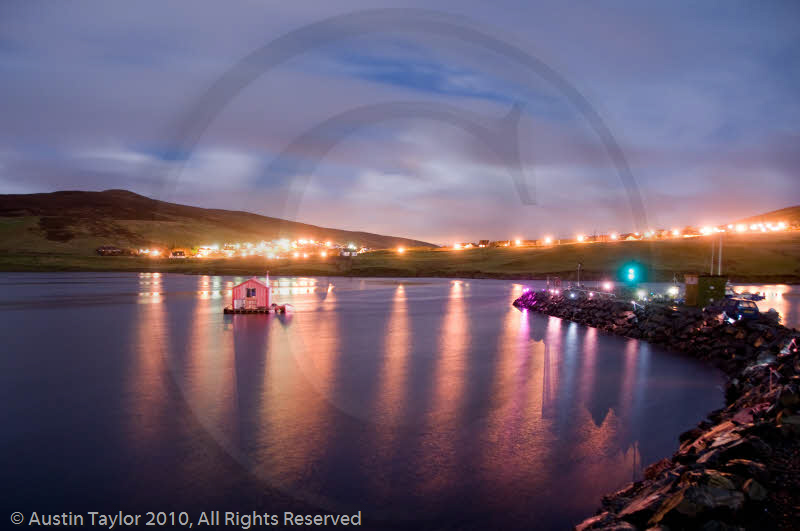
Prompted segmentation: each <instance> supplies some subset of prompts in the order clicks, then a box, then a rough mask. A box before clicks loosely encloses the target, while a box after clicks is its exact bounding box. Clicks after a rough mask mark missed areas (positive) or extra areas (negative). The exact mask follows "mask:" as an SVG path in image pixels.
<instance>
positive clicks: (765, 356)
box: [756, 350, 778, 364]
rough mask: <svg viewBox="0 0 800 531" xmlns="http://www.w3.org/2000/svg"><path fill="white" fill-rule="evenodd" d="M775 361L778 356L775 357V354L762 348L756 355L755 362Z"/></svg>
mask: <svg viewBox="0 0 800 531" xmlns="http://www.w3.org/2000/svg"><path fill="white" fill-rule="evenodd" d="M776 361H778V358H776V357H775V354H773V353H772V352H770V351H768V350H762V351H761V352H760V353H759V354H758V356H757V357H756V363H761V364H764V363H767V364H769V363H775V362H776Z"/></svg>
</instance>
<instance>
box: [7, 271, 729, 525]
mask: <svg viewBox="0 0 800 531" xmlns="http://www.w3.org/2000/svg"><path fill="white" fill-rule="evenodd" d="M236 280H237V279H234V278H231V277H200V276H181V275H176V276H172V275H159V274H157V273H155V274H153V273H143V274H72V273H69V274H3V275H0V334H1V337H2V354H0V474H2V485H1V486H0V488H2V492H0V494H1V496H0V509H2V510H3V513H4V514H0V521H2V522H8V520H7V519H8V518H9V514H10V513H11V512H12V511H20V512H22V513H23V514H25V515H28V514H29V513H30V512H31V511H34V510H35V511H38V512H39V513H42V512H49V513H55V512H57V513H61V512H70V511H72V512H73V513H84V514H85V512H86V511H100V512H107V513H113V512H116V511H120V510H122V511H126V512H138V513H144V512H146V511H186V512H188V513H189V515H190V517H191V519H192V521H195V522H196V521H197V518H198V515H199V513H200V512H201V511H211V510H220V511H239V512H240V513H252V512H253V511H256V512H259V513H264V512H268V513H271V514H273V513H277V514H281V515H282V513H283V512H284V511H293V512H312V513H313V512H334V513H341V512H343V513H348V514H349V513H355V512H357V511H359V510H360V511H361V512H362V515H363V522H362V525H363V527H365V528H369V529H373V528H380V527H398V528H400V527H405V528H410V529H427V528H433V529H442V528H448V529H461V528H469V529H514V528H527V529H564V528H567V527H569V526H570V525H572V524H574V523H575V522H576V521H579V520H580V519H582V518H583V517H586V516H588V515H590V514H592V513H593V511H594V510H595V508H596V507H597V506H598V503H599V499H600V497H601V495H603V494H605V493H608V492H610V491H613V490H615V489H617V488H619V487H621V486H623V485H624V484H626V483H627V482H629V481H631V480H632V479H634V478H636V477H637V476H639V475H640V473H641V470H642V466H643V465H647V464H648V463H650V462H652V461H655V460H657V459H659V458H661V457H664V456H666V455H669V454H671V453H672V452H673V451H674V450H675V448H676V445H677V435H678V434H679V433H680V432H681V431H683V430H686V429H688V428H690V427H692V426H693V425H694V424H695V423H696V422H697V421H699V420H700V419H701V418H703V417H704V415H705V414H706V413H707V412H709V411H711V410H712V409H714V408H716V407H719V406H720V405H722V392H721V390H720V384H721V382H722V379H721V376H720V375H719V374H718V373H717V372H716V371H714V370H712V369H710V368H708V367H705V366H704V365H702V364H700V363H697V362H695V361H693V360H690V359H687V358H684V357H681V356H680V355H676V354H671V353H668V352H664V351H662V350H660V349H658V348H655V347H653V346H650V345H647V344H643V343H639V342H637V341H634V340H626V339H623V338H619V337H615V336H609V335H604V334H602V333H600V332H598V331H597V330H595V329H591V328H584V327H581V326H579V325H576V324H574V323H568V322H564V321H560V320H558V319H555V318H547V317H543V316H540V315H535V314H527V313H524V312H520V311H518V310H516V309H515V308H513V307H512V306H511V305H510V303H511V301H512V300H513V299H514V298H516V297H517V296H519V295H520V294H521V292H522V289H523V286H522V285H521V284H518V283H514V282H510V281H494V280H469V281H458V280H447V279H431V280H425V279H414V280H409V279H399V280H392V279H363V280H362V279H340V278H335V279H333V278H332V279H330V283H329V282H328V280H327V279H324V278H317V279H300V278H292V279H276V278H273V279H272V280H273V283H274V285H275V286H276V289H275V291H276V292H277V293H276V294H275V296H274V298H275V299H278V300H279V301H285V302H292V303H294V305H295V310H296V311H295V313H294V314H292V315H286V316H265V315H236V316H223V314H222V307H223V306H224V305H225V304H226V303H227V297H228V296H227V289H228V288H229V286H230V285H231V284H232V282H233V281H236ZM195 527H197V526H196V525H195Z"/></svg>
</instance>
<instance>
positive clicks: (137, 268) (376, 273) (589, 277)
mask: <svg viewBox="0 0 800 531" xmlns="http://www.w3.org/2000/svg"><path fill="white" fill-rule="evenodd" d="M199 265H200V264H191V266H190V267H185V266H184V267H182V266H183V264H174V263H169V262H165V261H159V262H157V263H146V262H142V263H139V264H136V265H130V266H128V265H127V264H126V265H124V266H119V265H116V264H115V266H114V267H95V266H94V264H93V265H92V266H80V265H68V264H53V265H51V264H42V265H37V266H32V267H14V266H9V265H8V264H2V263H0V273H172V274H182V275H212V276H222V275H228V276H231V275H236V276H253V275H256V276H258V275H261V274H263V273H264V271H266V270H269V271H270V274H271V275H274V276H313V277H342V278H359V277H363V278H455V279H493V280H520V281H524V280H535V281H544V280H547V279H548V278H551V279H552V278H553V277H559V278H561V279H562V281H569V280H570V275H572V276H574V274H575V272H574V271H553V272H550V273H533V274H532V273H516V272H508V273H504V272H487V271H469V270H467V271H463V270H462V271H458V270H453V271H449V270H448V271H443V270H428V269H422V270H419V271H413V272H411V271H408V270H404V269H393V268H374V267H368V268H358V269H353V270H350V271H336V270H330V269H323V268H315V267H285V266H281V265H280V264H279V265H277V267H276V266H275V265H273V264H263V266H264V267H263V269H256V268H254V267H252V266H244V267H243V266H240V265H231V266H227V265H226V266H222V267H196V266H199ZM270 266H271V267H270ZM678 276H679V277H682V276H683V273H678ZM610 278H613V275H611V274H602V273H601V274H598V273H593V272H582V273H581V280H582V281H590V282H599V281H603V280H608V279H610ZM728 278H729V280H730V282H731V283H733V284H786V285H800V275H729V276H728ZM671 281H672V273H670V274H669V275H667V274H664V275H655V278H652V279H650V280H649V281H648V282H649V283H666V282H671Z"/></svg>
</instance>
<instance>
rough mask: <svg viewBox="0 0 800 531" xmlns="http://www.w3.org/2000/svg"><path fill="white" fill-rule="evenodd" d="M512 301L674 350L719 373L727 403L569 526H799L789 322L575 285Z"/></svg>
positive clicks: (794, 369)
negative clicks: (736, 317)
mask: <svg viewBox="0 0 800 531" xmlns="http://www.w3.org/2000/svg"><path fill="white" fill-rule="evenodd" d="M573 296H574V298H572V297H573ZM514 305H515V306H516V307H518V308H521V309H527V310H531V311H536V312H540V313H543V314H546V315H551V316H554V317H559V318H562V319H567V320H570V321H574V322H577V323H581V324H584V325H587V326H592V327H595V328H599V329H601V330H603V331H605V332H608V333H613V334H618V335H622V336H625V337H631V338H636V339H641V340H643V341H648V342H651V343H654V344H658V345H662V346H665V347H667V348H670V349H673V350H677V351H681V352H683V353H685V354H687V355H690V356H692V357H695V358H698V359H701V360H705V361H707V362H709V363H712V364H713V365H715V366H716V367H718V368H720V369H721V370H722V371H723V372H725V374H726V375H727V376H728V383H727V384H726V389H725V403H726V407H724V408H723V409H720V410H717V411H713V412H711V413H710V414H709V416H708V419H707V420H704V421H702V422H701V423H700V424H699V425H698V426H697V427H695V428H693V429H691V430H689V431H686V432H684V433H683V434H681V435H680V437H679V443H680V446H679V448H678V450H677V451H676V452H675V453H674V454H673V455H672V456H671V457H668V458H665V459H662V460H661V461H658V462H656V463H653V464H651V465H650V466H648V467H647V468H646V469H645V472H644V479H642V480H641V481H636V482H634V483H631V484H630V485H628V486H626V487H625V488H623V489H622V490H620V491H618V492H615V493H613V494H610V495H607V496H605V497H604V498H603V500H602V502H601V507H600V509H599V510H598V511H597V514H596V515H595V516H593V517H591V518H588V519H586V520H585V521H583V522H582V523H580V524H578V525H577V526H576V527H575V529H576V530H579V531H583V530H588V529H605V530H612V529H613V530H635V529H652V530H656V529H659V530H677V529H706V530H729V529H730V530H733V529H797V528H798V527H797V526H798V522H800V356H799V355H798V349H797V343H799V342H800V337H799V336H800V334H798V332H797V330H794V329H789V328H786V327H784V326H782V325H780V324H779V323H778V322H777V320H776V319H775V318H774V316H771V315H763V314H762V315H761V316H760V317H759V318H758V319H751V320H743V321H737V322H735V323H728V322H725V321H724V320H723V319H722V318H721V316H720V315H718V314H716V313H713V312H708V311H703V310H699V309H695V308H686V307H675V306H673V305H671V304H667V303H647V304H639V303H632V302H631V301H622V300H616V299H613V298H606V297H603V296H602V295H600V294H594V293H592V294H591V296H590V295H589V294H587V293H585V292H576V291H573V292H566V293H559V294H554V293H550V292H548V291H528V292H526V293H524V294H523V295H522V296H521V297H520V298H519V299H517V300H516V301H514Z"/></svg>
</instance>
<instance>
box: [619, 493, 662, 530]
mask: <svg viewBox="0 0 800 531" xmlns="http://www.w3.org/2000/svg"><path fill="white" fill-rule="evenodd" d="M665 497H666V493H665V492H664V491H662V490H659V491H656V492H653V493H649V494H646V495H644V496H642V497H639V498H636V499H634V500H633V501H631V503H629V504H628V505H627V506H626V507H625V508H623V509H622V510H621V511H620V512H619V513H618V516H619V517H620V518H623V519H625V520H629V521H631V522H633V523H635V524H637V525H644V524H645V523H646V522H647V521H648V520H650V518H651V517H652V516H653V514H655V512H656V511H657V510H658V508H659V507H660V506H661V505H662V502H663V501H664V498H665Z"/></svg>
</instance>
